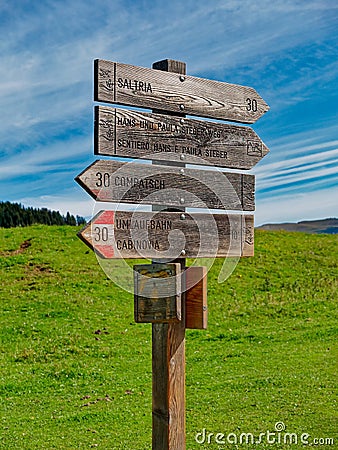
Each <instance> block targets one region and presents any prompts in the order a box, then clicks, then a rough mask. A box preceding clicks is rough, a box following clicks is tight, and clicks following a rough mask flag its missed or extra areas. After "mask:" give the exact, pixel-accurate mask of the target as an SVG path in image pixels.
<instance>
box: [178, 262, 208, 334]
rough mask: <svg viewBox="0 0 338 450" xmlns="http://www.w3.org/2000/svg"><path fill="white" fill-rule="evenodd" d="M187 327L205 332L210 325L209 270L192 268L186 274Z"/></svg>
mask: <svg viewBox="0 0 338 450" xmlns="http://www.w3.org/2000/svg"><path fill="white" fill-rule="evenodd" d="M184 275H185V280H186V300H185V327H186V328H192V329H199V330H205V329H206V328H207V325H208V302H207V268H206V267H198V266H190V267H188V268H187V269H186V270H185V272H184Z"/></svg>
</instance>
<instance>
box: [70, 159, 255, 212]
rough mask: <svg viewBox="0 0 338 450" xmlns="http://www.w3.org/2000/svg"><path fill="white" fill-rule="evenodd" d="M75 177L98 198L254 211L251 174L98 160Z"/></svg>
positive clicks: (253, 184)
mask: <svg viewBox="0 0 338 450" xmlns="http://www.w3.org/2000/svg"><path fill="white" fill-rule="evenodd" d="M75 180H76V181H77V182H78V183H79V184H80V185H81V186H82V187H83V188H84V189H85V190H86V191H87V192H88V193H89V194H90V195H91V196H92V197H93V198H94V199H95V200H97V201H101V202H115V203H118V202H122V203H134V204H137V203H143V204H150V205H167V206H168V207H180V208H182V207H194V208H210V209H227V210H243V211H254V209H255V177H254V175H249V174H240V173H233V172H228V173H225V172H221V171H219V170H197V169H186V168H180V167H172V166H170V167H169V166H163V165H152V164H137V163H134V162H131V163H122V162H120V161H107V160H98V161H95V162H94V163H93V164H91V165H90V166H89V167H87V169H85V170H84V171H83V172H82V173H81V174H80V175H78V176H77V177H76V178H75Z"/></svg>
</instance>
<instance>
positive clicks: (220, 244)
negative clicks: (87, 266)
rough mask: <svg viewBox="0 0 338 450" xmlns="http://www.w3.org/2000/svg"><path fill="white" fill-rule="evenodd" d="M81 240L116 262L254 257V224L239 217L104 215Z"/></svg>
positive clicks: (138, 213) (90, 225) (251, 218)
mask: <svg viewBox="0 0 338 450" xmlns="http://www.w3.org/2000/svg"><path fill="white" fill-rule="evenodd" d="M182 214H183V215H182ZM79 237H80V238H81V239H82V240H83V241H84V242H85V243H86V244H87V245H88V246H89V247H91V248H92V249H93V250H94V251H95V252H96V253H97V254H98V255H99V256H101V257H103V258H111V259H114V258H115V259H119V258H150V259H153V260H155V261H159V260H163V259H170V260H173V259H176V258H178V257H180V256H184V257H186V258H213V257H233V256H234V257H235V256H253V248H254V220H253V216H252V215H240V214H198V213H196V214H195V213H193V214H188V213H186V212H185V213H179V212H130V211H100V212H99V213H98V214H97V215H96V216H95V217H94V218H93V219H92V220H91V222H90V223H89V224H87V225H86V226H85V227H84V229H83V230H81V231H80V233H79ZM182 251H184V252H183V253H182Z"/></svg>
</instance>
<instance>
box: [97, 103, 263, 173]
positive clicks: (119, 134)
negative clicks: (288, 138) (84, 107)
mask: <svg viewBox="0 0 338 450" xmlns="http://www.w3.org/2000/svg"><path fill="white" fill-rule="evenodd" d="M94 136H95V139H94V152H95V154H96V155H106V156H121V157H127V158H146V159H152V160H159V161H176V162H181V163H182V162H184V163H189V164H199V165H205V164H209V165H213V166H219V167H228V168H232V169H251V168H252V167H253V166H255V165H256V164H257V163H258V162H259V161H260V160H261V159H262V158H264V156H265V155H266V154H267V153H268V152H269V149H268V148H267V146H266V145H265V144H264V142H263V141H262V140H261V139H260V138H259V136H257V134H256V133H255V132H254V131H253V129H252V128H250V127H245V126H239V125H229V124H226V123H219V122H207V121H204V120H203V121H202V120H195V119H186V118H182V117H175V116H169V115H164V114H153V113H145V112H141V111H129V110H126V109H118V108H109V107H104V106H97V107H96V108H95V131H94Z"/></svg>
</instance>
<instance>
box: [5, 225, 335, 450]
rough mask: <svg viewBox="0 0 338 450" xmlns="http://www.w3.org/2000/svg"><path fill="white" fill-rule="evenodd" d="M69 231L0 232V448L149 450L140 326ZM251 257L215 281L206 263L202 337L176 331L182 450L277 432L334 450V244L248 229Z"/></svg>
mask: <svg viewBox="0 0 338 450" xmlns="http://www.w3.org/2000/svg"><path fill="white" fill-rule="evenodd" d="M75 233H76V228H74V227H67V226H60V227H57V226H55V227H46V226H33V227H28V228H17V229H0V270H1V272H0V276H1V286H2V287H1V324H0V339H1V340H0V345H1V370H0V397H1V403H0V411H1V433H0V448H3V449H6V450H9V449H16V450H17V449H20V450H26V449H27V450H28V449H32V450H33V449H34V450H40V449H41V450H47V449H88V448H100V449H104V450H107V449H121V450H122V449H123V450H145V449H147V450H148V449H149V448H151V325H149V324H143V325H141V324H135V323H134V320H133V298H132V295H131V294H129V293H126V292H124V291H123V290H121V289H119V288H117V287H116V286H115V285H114V284H113V283H112V282H111V281H110V280H109V279H108V278H107V276H106V275H105V273H104V272H103V271H102V270H101V268H100V266H99V265H98V263H97V260H96V257H95V255H94V254H93V253H92V252H90V251H88V249H87V247H86V246H85V245H84V244H83V243H81V242H80V241H79V239H78V238H77V237H76V235H75ZM255 251H256V256H255V257H254V258H248V259H242V260H241V261H240V262H239V264H238V266H237V268H236V270H235V271H234V273H233V274H232V276H231V277H230V278H229V279H228V280H227V281H226V282H225V283H223V284H218V282H217V277H218V273H219V271H220V268H221V265H222V260H217V261H216V263H215V264H214V266H213V267H212V269H211V270H210V272H209V275H208V302H209V327H208V330H206V331H199V330H188V331H187V369H186V372H187V380H186V384H187V449H202V448H205V449H218V448H240V449H248V448H251V447H253V446H249V445H247V444H238V445H237V446H236V445H235V444H233V445H232V444H230V443H227V444H226V445H219V444H216V443H215V440H214V437H212V436H211V437H210V444H207V443H205V444H199V443H198V442H196V440H195V436H196V434H197V433H199V432H202V430H203V429H206V431H207V433H214V435H215V434H217V433H223V434H224V435H225V436H227V435H228V434H230V433H231V436H232V437H231V439H232V441H231V442H234V439H235V437H236V436H237V437H238V439H239V436H240V434H241V433H252V434H254V435H255V437H257V438H258V436H259V434H260V433H266V432H267V431H268V430H269V431H270V432H274V431H276V430H275V424H276V423H277V422H283V424H284V425H285V426H286V430H285V431H286V432H289V433H295V434H296V435H297V438H298V439H299V440H300V438H301V435H302V434H304V433H307V434H308V435H310V437H309V438H308V442H309V443H313V440H314V439H316V438H318V439H320V438H321V439H326V438H332V439H334V440H335V445H336V446H337V445H338V435H337V428H338V427H337V418H338V413H337V410H338V408H337V391H336V387H337V378H336V376H337V357H338V351H337V334H338V332H337V323H338V322H337V256H338V252H337V236H334V235H310V234H301V233H287V232H268V231H260V230H257V231H256V243H255ZM278 426H281V425H278ZM284 433H285V432H284ZM277 438H278V433H277V434H276V439H277ZM264 439H265V440H264ZM271 439H272V438H271V436H270V440H271ZM280 439H282V441H281V442H283V439H284V434H283V433H281V434H280ZM323 442H324V441H323ZM298 445H299V446H301V444H298ZM254 448H259V449H271V448H276V449H277V448H278V449H279V448H283V449H285V448H295V445H294V444H293V445H288V444H286V445H282V444H277V443H276V444H274V445H271V443H270V444H269V443H268V442H266V437H265V438H263V443H261V444H259V445H258V446H255V447H254ZM320 448H335V446H334V445H330V446H329V445H326V446H325V445H321V446H320Z"/></svg>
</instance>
